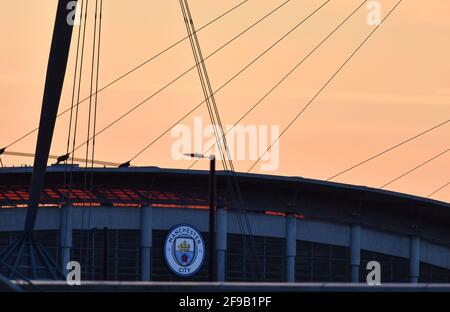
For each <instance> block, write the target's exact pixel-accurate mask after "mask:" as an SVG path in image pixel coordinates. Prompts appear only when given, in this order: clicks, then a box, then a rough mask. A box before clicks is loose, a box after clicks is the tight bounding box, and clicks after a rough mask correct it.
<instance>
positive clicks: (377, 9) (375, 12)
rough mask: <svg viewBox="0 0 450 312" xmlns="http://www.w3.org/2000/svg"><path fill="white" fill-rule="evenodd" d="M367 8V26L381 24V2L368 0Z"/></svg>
mask: <svg viewBox="0 0 450 312" xmlns="http://www.w3.org/2000/svg"><path fill="white" fill-rule="evenodd" d="M367 10H368V11H369V13H368V14H367V19H366V20H367V24H368V25H369V26H378V25H380V24H381V22H382V21H383V20H382V15H381V3H380V1H369V2H367Z"/></svg>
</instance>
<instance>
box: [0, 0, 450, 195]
mask: <svg viewBox="0 0 450 312" xmlns="http://www.w3.org/2000/svg"><path fill="white" fill-rule="evenodd" d="M90 2H91V4H92V3H94V1H93V0H91V1H90ZM238 2H240V1H239V0H233V1H231V0H228V1H202V0H190V5H191V11H192V14H193V16H194V19H195V22H196V25H197V27H200V26H201V25H204V24H205V23H207V22H208V21H210V20H211V19H212V18H214V17H216V16H217V15H219V14H221V13H222V12H224V11H226V10H227V9H229V8H230V7H232V6H234V5H235V4H237V3H238ZM282 2H283V1H282V0H277V1H275V0H250V1H249V2H248V3H247V4H245V5H244V6H242V7H241V8H239V9H238V10H236V11H235V12H233V13H231V14H230V15H228V16H226V17H225V18H223V19H221V20H220V21H219V22H217V23H215V24H213V25H212V26H210V27H208V28H207V29H205V30H204V31H202V32H200V33H199V39H200V42H201V44H202V49H203V54H204V55H209V54H210V53H211V52H212V51H214V50H215V49H216V48H218V47H219V46H220V45H222V44H223V43H225V42H226V41H227V40H229V39H231V38H232V37H233V36H235V35H236V34H237V33H239V32H240V31H242V30H243V29H244V28H245V27H247V26H249V25H251V24H252V23H253V22H255V21H256V20H258V19H259V18H261V17H262V16H263V15H265V14H266V13H267V12H269V11H270V10H272V9H273V8H275V7H276V6H277V5H279V4H281V3H282ZM322 2H323V1H319V0H306V1H305V0H302V1H300V0H291V1H290V3H288V4H287V5H286V6H285V7H283V8H282V9H280V11H279V12H277V13H276V14H274V15H273V16H271V17H269V18H268V19H267V20H266V21H265V22H263V23H261V24H260V25H258V26H257V27H256V28H254V29H253V30H251V31H249V32H248V33H247V34H246V35H245V36H243V37H242V38H241V39H238V40H236V41H235V42H234V43H232V44H230V45H229V46H228V47H226V48H225V49H224V50H222V51H221V52H219V53H218V54H216V55H215V56H213V57H211V58H210V59H209V60H208V61H207V66H208V70H209V75H210V78H211V81H212V85H213V88H214V89H216V88H217V87H219V86H220V85H222V84H223V83H224V82H225V81H227V80H228V79H229V78H230V77H231V76H233V75H234V74H235V73H236V72H238V71H239V70H240V69H241V68H242V67H243V66H245V65H246V64H248V63H249V62H250V61H251V60H252V59H253V58H254V57H255V56H256V55H258V54H259V53H261V52H262V51H263V50H265V49H266V48H267V47H268V46H270V45H271V44H272V43H273V42H275V41H276V40H277V39H278V38H280V37H281V36H282V35H283V34H284V33H286V32H287V31H288V30H289V29H290V28H292V27H293V26H294V25H295V24H296V23H298V21H299V20H301V19H302V18H304V17H305V16H306V15H308V14H309V13H310V12H311V11H313V10H314V9H315V8H317V7H318V6H319V5H320V4H321V3H322ZM380 2H381V3H382V9H383V13H386V12H387V11H388V10H389V9H390V8H391V7H392V5H393V4H394V3H395V2H396V1H393V0H382V1H380ZM56 3H57V1H56V0H45V1H2V4H1V5H2V8H1V10H0V26H1V27H0V34H1V36H0V37H1V39H2V45H1V49H0V94H1V101H2V110H1V112H0V147H2V146H5V145H7V144H9V143H10V142H11V141H13V140H14V139H16V138H18V137H20V136H21V135H23V134H24V133H25V132H26V131H28V130H31V129H33V128H34V127H35V126H36V125H37V124H38V121H39V112H40V107H41V102H42V92H43V84H44V79H45V71H46V66H47V58H48V52H49V47H50V40H51V35H52V33H51V32H52V27H53V22H54V13H55V8H56ZM360 3H361V0H332V1H331V2H330V3H329V4H328V5H327V6H325V7H324V8H323V9H322V10H321V11H319V13H318V14H316V15H315V16H314V17H313V18H312V19H311V20H309V21H308V22H307V23H305V24H304V25H303V26H302V27H300V28H299V29H298V30H297V31H295V32H294V33H293V34H292V35H291V36H289V37H288V38H286V40H284V41H283V42H281V43H280V44H279V45H278V46H277V47H276V48H275V49H274V50H273V51H271V52H270V53H268V54H267V55H266V56H265V57H264V58H263V59H261V60H260V61H259V62H257V63H256V64H255V65H254V66H252V67H251V68H250V69H249V70H248V71H246V72H245V73H243V74H242V75H241V76H240V77H239V78H238V79H236V80H235V81H234V82H232V83H231V84H229V85H228V86H227V87H225V88H224V89H223V91H221V92H220V93H218V94H217V96H216V100H217V103H218V106H219V109H220V111H221V115H222V121H223V123H224V124H226V125H228V124H234V123H235V122H236V120H237V119H238V118H239V117H240V116H241V115H242V114H243V113H244V112H245V111H246V110H247V109H248V108H249V107H251V106H252V105H254V104H255V103H256V101H258V100H259V98H260V97H261V96H262V95H264V94H265V93H266V92H267V91H268V90H269V89H270V88H271V87H272V86H273V85H274V84H275V83H276V82H277V81H278V80H279V79H280V78H281V77H282V76H283V75H284V74H285V73H287V72H288V71H289V70H290V68H291V67H293V66H294V65H295V64H296V63H297V62H298V61H299V60H301V59H302V58H303V57H304V56H305V55H306V54H307V53H308V52H309V51H310V49H311V48H312V47H314V46H315V45H316V44H317V43H319V42H320V41H321V40H322V39H323V38H324V37H325V36H326V35H327V34H328V33H329V32H330V31H331V30H332V29H333V28H334V27H336V26H337V25H338V24H339V23H340V22H341V21H342V20H343V19H344V18H345V16H347V15H348V14H349V12H351V10H353V9H354V8H356V7H357V6H358V5H359V4H360ZM367 13H368V11H367V9H366V8H365V7H363V8H362V9H361V10H360V12H359V13H358V14H357V15H355V16H354V17H353V18H352V19H351V20H350V21H349V23H348V24H347V25H346V26H345V27H343V28H342V29H341V30H340V31H339V32H338V33H337V34H336V36H334V37H333V39H331V40H330V41H328V42H327V43H326V44H325V45H324V46H323V47H322V48H321V49H320V50H319V51H317V53H315V54H314V55H313V57H311V58H310V59H309V60H308V61H307V62H305V63H304V64H303V65H302V66H301V67H300V68H299V69H298V70H297V71H296V72H295V73H294V74H293V75H292V76H291V77H290V78H289V79H288V80H287V81H286V82H285V83H284V84H283V85H282V86H281V87H280V88H279V89H278V90H277V91H276V92H274V93H273V94H272V95H271V96H270V97H268V98H267V99H266V100H265V101H264V102H263V103H262V104H261V105H260V107H258V108H257V109H256V111H255V112H254V113H252V114H251V115H250V116H249V117H248V118H247V119H245V120H244V121H243V122H242V124H243V125H248V124H255V125H260V124H267V125H279V126H280V128H281V129H284V127H285V126H286V125H287V124H288V123H289V122H290V121H291V119H292V118H293V116H295V114H296V113H297V112H298V111H299V110H300V109H301V108H302V107H303V106H304V105H305V104H306V103H307V102H308V100H309V99H310V98H311V97H312V96H313V95H314V94H315V93H316V92H317V90H318V89H319V88H320V87H321V86H322V84H323V83H324V82H325V81H326V80H328V79H329V77H330V76H331V75H332V74H333V73H334V71H335V70H336V69H337V68H338V67H339V66H340V65H341V64H342V62H343V61H344V60H345V59H346V58H347V56H348V55H349V54H350V53H351V52H352V51H353V50H354V49H355V48H356V47H357V45H358V44H359V43H360V42H361V40H362V39H363V38H364V37H365V36H366V35H367V34H368V33H369V32H370V31H371V30H372V28H371V27H369V26H368V25H367V23H366V15H367ZM449 14H450V2H449V1H447V0H430V1H426V2H425V1H420V0H404V1H403V2H402V4H401V5H400V6H399V7H398V9H397V10H396V11H395V12H394V14H393V15H392V16H391V17H390V18H389V19H388V21H387V22H386V24H384V25H383V26H381V28H380V29H379V31H377V32H376V33H375V35H374V36H373V37H372V38H371V39H370V41H369V42H368V43H367V45H365V46H364V48H363V49H362V50H360V52H359V53H358V54H357V55H356V56H355V57H354V58H353V59H352V60H351V62H350V63H349V64H348V65H347V66H346V67H345V68H344V70H343V71H342V72H341V73H340V74H339V75H338V76H337V77H336V79H335V80H334V81H333V82H332V83H331V84H330V85H329V87H328V88H327V89H326V90H325V92H324V93H323V94H322V95H320V96H319V97H318V98H317V100H316V101H315V102H314V104H312V105H311V107H310V108H309V109H308V110H307V111H306V112H305V113H304V114H303V116H302V118H301V119H299V120H298V121H297V123H296V124H295V125H294V126H293V127H292V128H291V129H290V130H289V132H287V134H286V135H285V136H284V137H283V138H282V139H281V143H280V167H279V169H278V170H277V171H276V172H274V174H280V175H289V176H303V177H309V178H315V179H326V178H329V177H330V176H332V175H334V174H335V173H337V172H339V171H341V170H343V169H345V168H347V167H349V166H351V165H353V164H355V163H357V162H359V161H361V160H364V159H365V158H368V157H370V156H372V155H373V154H376V153H378V152H380V151H382V150H384V149H386V148H388V147H390V146H392V145H394V144H397V143H399V142H400V141H402V140H404V139H406V138H408V137H410V136H413V135H415V134H417V133H419V132H421V131H423V130H425V129H428V128H431V127H432V126H433V125H436V124H438V123H440V122H443V121H445V120H447V119H449V116H450V58H449V57H448V56H449V55H450V40H449V36H450V18H449ZM89 29H92V25H91V27H90V28H89ZM77 30H78V29H76V31H75V32H74V38H76V37H75V36H76V35H77ZM102 35H103V42H102V53H101V70H100V86H102V85H105V84H106V83H108V82H110V81H111V80H113V79H114V78H116V77H117V76H119V75H121V74H123V73H124V72H126V71H127V70H129V69H130V68H131V67H133V66H135V65H138V64H139V63H141V62H142V61H144V60H145V59H147V58H149V57H151V56H153V55H154V54H155V53H157V52H159V51H160V50H162V49H164V48H165V47H167V46H169V45H170V44H172V43H173V42H175V41H177V40H178V39H180V38H182V37H184V36H185V35H186V29H185V26H184V22H183V20H182V15H181V10H180V8H179V4H178V1H176V0H170V1H148V0H133V1H125V0H104V24H103V34H102ZM91 41H92V37H91V36H90V34H89V36H88V37H87V42H88V43H87V46H86V49H87V51H88V52H87V55H86V62H87V63H86V70H85V72H84V76H83V77H84V79H83V89H82V94H83V95H84V96H83V98H84V97H85V96H86V95H87V94H88V92H89V79H88V78H89V70H88V68H89V67H90V53H91ZM73 47H74V46H73ZM73 47H72V49H71V50H72V54H71V56H70V58H71V62H70V64H69V67H68V75H67V79H66V83H65V86H64V91H63V98H62V101H61V105H60V107H61V108H67V107H68V106H69V105H70V95H71V86H72V83H73V67H74V63H73V61H74V59H75V54H74V51H75V49H74V48H73ZM192 65H193V57H192V52H191V48H190V45H189V42H188V41H186V42H184V43H182V44H180V45H179V46H177V47H176V48H175V49H173V50H171V51H170V52H168V53H166V54H164V55H163V56H162V57H161V58H158V59H157V60H155V61H153V62H151V63H150V64H148V65H146V66H145V67H144V68H142V69H140V70H139V71H138V72H136V73H135V74H133V75H131V76H129V77H127V78H126V79H124V80H123V81H121V82H120V83H118V84H116V85H114V86H112V87H111V88H109V89H107V90H105V91H104V92H102V93H101V95H100V96H99V107H100V110H99V116H98V127H99V128H102V126H105V125H107V124H108V123H109V122H110V121H111V120H113V119H114V118H116V117H118V116H119V115H121V114H122V113H124V112H125V111H127V110H128V109H130V108H131V107H133V106H134V105H136V104H137V103H139V102H140V101H142V100H143V99H145V98H146V97H148V96H149V95H151V94H152V93H154V92H155V91H156V90H158V89H159V88H160V87H161V86H163V85H164V84H165V83H167V82H169V81H170V80H171V79H173V78H174V77H176V76H177V75H179V74H181V73H182V72H183V71H185V70H186V69H188V68H189V67H191V66H192ZM201 100H202V92H201V89H200V84H199V80H198V76H197V73H196V71H192V72H191V73H190V74H188V75H187V76H186V77H184V78H183V79H182V80H180V81H178V82H177V83H176V84H174V85H173V86H171V87H170V88H168V89H167V90H166V91H165V92H163V93H161V94H160V95H158V96H156V97H155V98H154V99H152V100H151V101H149V102H148V103H146V104H145V105H143V106H142V107H141V108H139V109H138V110H137V111H135V112H134V113H133V114H131V115H130V116H129V117H126V118H125V119H124V120H122V121H121V122H120V123H118V124H117V125H116V126H115V127H113V128H111V130H109V131H107V132H105V133H104V134H102V135H100V136H99V137H98V139H97V149H96V158H97V159H100V160H106V161H112V162H118V163H121V162H125V161H127V160H128V159H129V158H130V157H131V156H133V155H134V154H136V153H137V152H138V151H139V150H141V149H142V148H143V147H144V146H145V145H146V144H147V143H148V142H150V141H151V140H153V139H154V138H155V137H156V136H158V135H159V133H160V132H161V131H162V130H163V129H166V128H167V127H168V126H169V125H170V124H172V123H173V122H174V121H175V120H177V119H178V118H180V117H181V116H182V115H184V113H185V112H187V111H188V110H189V109H190V108H191V107H193V106H195V105H197V104H198V103H200V102H201ZM81 107H82V109H81V111H80V117H81V120H80V128H79V134H80V136H79V138H78V140H79V142H81V141H84V140H85V139H86V121H85V120H86V117H85V116H86V114H87V110H86V107H87V106H86V105H85V104H83V105H82V106H81ZM195 116H203V117H204V120H205V122H206V121H207V120H208V119H207V113H206V109H205V108H202V109H201V110H200V111H198V112H197V113H196V114H194V115H192V116H191V117H189V118H188V119H187V120H186V121H185V122H184V124H185V125H188V126H192V125H193V117H195ZM67 124H68V115H66V116H65V117H62V118H60V119H58V122H57V126H56V130H55V137H54V142H53V145H52V150H51V153H52V154H56V155H61V154H64V153H65V149H66V140H67V127H68V126H67ZM35 142H36V135H32V136H30V137H29V138H27V139H26V140H23V141H22V142H20V143H18V144H17V145H14V146H13V147H11V148H10V149H9V150H10V151H19V152H34V148H35ZM173 142H174V138H171V137H170V135H166V136H165V137H164V138H163V139H161V140H160V141H159V142H158V143H156V144H155V145H154V146H153V147H152V148H150V149H149V150H148V151H147V152H145V153H144V154H143V155H142V156H140V157H139V158H138V159H136V161H135V162H133V164H134V165H151V166H160V167H174V168H187V167H188V166H189V165H190V164H191V162H189V161H174V160H172V158H171V155H170V148H171V145H172V144H173ZM449 142H450V125H449V124H447V125H446V126H444V127H442V128H440V129H438V130H435V131H433V132H431V133H429V134H427V135H425V136H423V137H421V138H420V139H418V140H415V141H413V142H411V143H410V144H408V145H405V146H403V147H401V148H399V149H397V150H395V151H394V152H392V153H389V154H386V155H384V156H382V157H380V158H379V159H377V160H375V161H372V162H370V163H368V164H366V165H364V166H361V167H359V168H357V169H356V170H354V171H351V172H349V173H347V174H345V175H342V176H340V177H339V178H337V179H336V180H337V181H341V182H345V183H352V184H358V185H368V186H373V187H380V186H381V185H383V184H385V183H386V182H388V181H390V180H391V179H393V178H395V177H397V176H399V175H400V174H402V173H404V172H406V171H408V170H410V169H412V168H413V167H415V166H416V165H418V164H420V163H421V162H423V161H425V160H427V159H429V158H431V157H433V156H435V155H436V154H438V153H440V152H442V151H443V150H445V149H447V148H449V146H448V144H449ZM83 155H84V153H83V150H80V151H79V153H78V154H77V156H80V157H82V156H83ZM2 160H3V162H4V163H5V165H8V166H10V165H21V164H31V159H27V158H18V157H17V158H16V157H11V156H3V157H2ZM206 165H207V164H206V162H199V163H198V166H197V167H196V168H206ZM250 165H251V162H250V161H236V162H235V166H236V168H237V170H239V171H247V169H248V168H249V167H250ZM255 168H256V170H255V171H254V172H259V167H255ZM449 180H450V153H447V154H446V155H444V156H442V157H441V158H439V159H437V160H436V161H434V162H432V163H430V164H428V165H426V166H424V167H423V168H421V169H419V170H417V171H415V172H414V173H412V174H410V175H408V176H406V177H405V178H403V179H401V180H399V181H397V182H396V183H393V184H392V185H390V186H389V189H392V190H396V191H400V192H405V193H411V194H416V195H419V196H426V195H428V194H429V193H431V192H432V191H433V190H435V189H436V188H438V187H439V186H442V185H444V184H445V183H447V182H448V181H449ZM433 198H436V199H439V200H443V201H447V202H448V201H450V187H447V188H446V189H444V190H442V191H441V192H439V193H437V194H436V195H435V196H434V197H433Z"/></svg>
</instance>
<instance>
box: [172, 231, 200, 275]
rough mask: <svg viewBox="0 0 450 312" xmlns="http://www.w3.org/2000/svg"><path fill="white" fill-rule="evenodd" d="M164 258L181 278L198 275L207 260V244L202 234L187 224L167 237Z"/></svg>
mask: <svg viewBox="0 0 450 312" xmlns="http://www.w3.org/2000/svg"><path fill="white" fill-rule="evenodd" d="M164 257H165V259H166V262H167V265H168V266H169V268H170V269H171V270H172V272H174V273H175V274H177V275H179V276H190V275H193V274H195V273H197V271H198V270H199V269H200V268H201V266H202V264H203V260H204V258H205V244H204V240H203V237H202V235H201V233H200V232H199V231H198V230H197V229H196V228H194V227H193V226H191V225H187V224H180V225H177V226H175V227H173V228H172V229H171V230H170V231H169V233H168V234H167V237H166V241H165V244H164Z"/></svg>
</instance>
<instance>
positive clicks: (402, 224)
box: [0, 166, 450, 283]
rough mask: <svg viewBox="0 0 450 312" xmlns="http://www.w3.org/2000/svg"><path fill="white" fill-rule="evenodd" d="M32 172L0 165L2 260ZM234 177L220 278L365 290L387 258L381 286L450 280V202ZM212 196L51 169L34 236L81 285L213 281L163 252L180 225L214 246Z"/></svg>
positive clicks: (137, 176)
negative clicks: (182, 271)
mask: <svg viewBox="0 0 450 312" xmlns="http://www.w3.org/2000/svg"><path fill="white" fill-rule="evenodd" d="M31 173H32V168H31V167H15V168H0V257H1V255H2V253H3V254H4V251H5V248H6V247H7V246H8V245H10V243H11V242H12V241H13V240H14V239H16V238H17V237H19V235H20V234H21V231H22V230H23V226H24V220H25V215H26V206H27V203H28V200H29V188H30V181H31ZM236 176H237V179H238V181H239V185H240V189H241V193H242V198H243V201H242V202H243V203H244V206H245V210H244V209H243V207H240V208H238V207H236V204H234V202H236V201H235V200H234V199H233V198H231V197H230V196H229V194H228V192H227V187H226V186H227V183H226V178H225V177H226V176H225V174H224V173H223V172H218V176H217V178H218V203H217V228H216V233H217V235H216V261H217V262H216V263H217V276H218V279H219V280H225V281H260V282H263V281H264V282H283V281H288V282H344V283H345V282H358V281H360V282H365V280H366V275H367V273H368V271H367V269H366V265H367V263H368V262H370V261H378V262H379V263H380V264H381V282H382V283H391V282H392V283H394V282H396V283H397V282H399V283H409V282H412V283H416V282H421V283H448V282H450V205H449V204H448V203H444V202H439V201H435V200H431V199H425V198H420V197H416V196H411V195H406V194H400V193H394V192H389V191H383V190H379V189H372V188H367V187H361V186H353V185H346V184H339V183H331V182H324V181H318V180H311V179H305V178H301V177H281V176H268V175H257V174H240V173H239V174H236ZM68 181H71V183H70V184H69V183H68ZM91 181H92V184H91ZM207 189H208V172H206V171H186V170H175V169H161V168H157V167H130V168H94V169H88V170H85V169H83V168H78V167H66V166H51V167H49V168H48V170H47V175H46V180H45V187H44V190H43V193H42V196H41V207H40V208H39V214H38V219H37V224H36V231H35V233H36V237H37V239H39V240H40V241H41V242H42V244H43V245H44V246H45V247H46V249H47V250H48V251H49V253H50V254H51V256H52V257H53V259H55V260H56V262H57V263H58V264H59V265H60V266H61V269H62V270H66V268H65V264H66V263H67V262H68V261H71V260H74V261H78V262H80V264H81V269H82V279H83V280H103V279H104V278H105V276H106V277H107V279H108V280H118V281H138V280H152V281H180V280H184V281H207V280H208V261H204V262H203V265H202V267H201V269H200V270H199V272H198V273H197V274H195V275H193V276H189V277H179V276H177V275H175V274H173V273H172V272H171V270H170V269H169V268H168V266H167V263H166V261H165V260H164V252H163V245H164V241H165V238H166V235H167V233H168V232H169V230H170V229H171V228H173V227H174V226H175V225H177V224H189V225H192V226H194V227H196V228H197V229H198V230H199V231H200V232H202V233H203V237H204V239H205V244H206V246H208V235H207V231H208V203H207V199H208V194H207ZM205 250H207V248H206V249H205ZM206 258H208V254H206ZM10 265H17V267H16V269H17V270H19V271H20V273H21V274H23V275H25V276H27V277H29V278H32V279H39V278H40V276H39V270H37V271H36V270H32V269H31V268H29V267H26V266H21V265H20V263H18V264H13V263H11V264H10ZM0 273H1V272H0Z"/></svg>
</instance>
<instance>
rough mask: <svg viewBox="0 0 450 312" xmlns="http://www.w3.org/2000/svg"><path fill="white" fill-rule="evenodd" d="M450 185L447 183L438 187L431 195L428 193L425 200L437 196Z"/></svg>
mask: <svg viewBox="0 0 450 312" xmlns="http://www.w3.org/2000/svg"><path fill="white" fill-rule="evenodd" d="M449 185H450V182H447V183H446V184H444V185H443V186H441V187H439V188H438V189H436V190H435V191H433V192H432V193H430V195H428V196H427V198H430V197H431V196H433V195H435V194H437V193H438V192H440V191H442V190H443V189H445V188H446V187H447V186H449Z"/></svg>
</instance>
